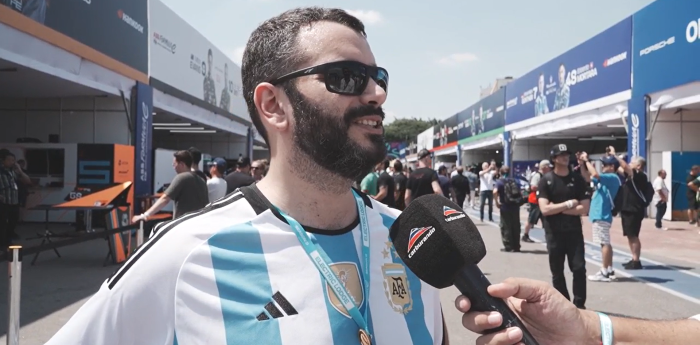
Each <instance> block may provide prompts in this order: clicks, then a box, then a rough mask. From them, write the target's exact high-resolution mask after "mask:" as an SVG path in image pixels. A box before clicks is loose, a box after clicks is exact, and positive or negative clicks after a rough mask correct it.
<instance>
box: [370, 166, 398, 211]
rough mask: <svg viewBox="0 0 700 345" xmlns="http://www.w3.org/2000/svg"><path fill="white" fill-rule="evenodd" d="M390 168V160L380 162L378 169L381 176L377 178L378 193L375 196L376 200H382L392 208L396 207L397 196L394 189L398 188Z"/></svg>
mask: <svg viewBox="0 0 700 345" xmlns="http://www.w3.org/2000/svg"><path fill="white" fill-rule="evenodd" d="M388 168H389V160H388V159H385V160H384V162H382V163H379V165H378V166H377V170H380V171H381V172H380V173H379V178H377V190H378V192H377V195H375V196H373V198H374V200H377V201H379V202H381V203H382V204H384V205H387V206H389V207H392V208H396V196H395V195H394V191H395V189H396V182H394V178H393V177H392V176H391V175H389V173H388V172H386V170H387V169H388Z"/></svg>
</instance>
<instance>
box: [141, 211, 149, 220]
mask: <svg viewBox="0 0 700 345" xmlns="http://www.w3.org/2000/svg"><path fill="white" fill-rule="evenodd" d="M141 217H143V220H148V217H150V215H149V214H148V212H144V213H142V214H141Z"/></svg>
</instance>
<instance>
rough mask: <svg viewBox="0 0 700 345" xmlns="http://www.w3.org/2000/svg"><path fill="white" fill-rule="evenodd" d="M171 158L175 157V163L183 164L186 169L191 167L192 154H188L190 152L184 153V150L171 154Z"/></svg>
mask: <svg viewBox="0 0 700 345" xmlns="http://www.w3.org/2000/svg"><path fill="white" fill-rule="evenodd" d="M173 157H175V161H176V162H178V163H183V164H185V165H186V166H187V167H188V168H191V167H192V154H191V153H190V151H186V150H180V151H177V152H175V153H173Z"/></svg>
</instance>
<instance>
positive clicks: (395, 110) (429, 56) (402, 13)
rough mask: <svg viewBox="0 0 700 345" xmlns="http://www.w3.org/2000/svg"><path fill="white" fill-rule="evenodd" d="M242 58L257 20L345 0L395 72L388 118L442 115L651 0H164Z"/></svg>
mask: <svg viewBox="0 0 700 345" xmlns="http://www.w3.org/2000/svg"><path fill="white" fill-rule="evenodd" d="M163 1H164V2H165V3H166V4H167V5H168V6H169V7H170V8H172V9H173V10H174V11H175V12H176V13H177V14H179V15H180V16H181V17H182V18H184V19H185V20H186V21H187V22H188V23H190V24H191V25H192V26H194V27H195V28H196V29H197V30H198V31H200V32H201V33H203V34H204V36H205V37H207V38H208V39H209V40H210V41H211V42H212V43H214V45H215V46H217V47H218V48H219V49H221V50H222V51H224V52H226V53H228V54H229V57H230V58H231V59H232V60H233V61H234V62H236V63H238V64H240V59H241V55H242V52H243V46H244V45H245V43H246V42H247V40H248V37H249V35H250V33H251V31H252V30H253V29H255V27H257V25H258V24H259V23H260V22H262V21H264V20H265V19H268V18H270V17H272V16H274V15H277V14H279V13H281V12H283V11H285V10H287V9H290V8H294V7H300V6H312V5H316V6H326V7H340V8H343V9H345V10H349V11H351V13H353V14H355V15H356V16H358V17H359V18H360V19H362V20H363V21H364V23H365V25H366V26H367V35H368V40H369V42H370V45H371V46H372V50H373V52H374V55H375V57H376V59H377V63H378V64H379V65H380V66H383V67H385V68H386V69H387V70H388V71H389V75H390V87H389V98H388V100H387V103H386V104H385V105H384V108H385V110H386V113H387V115H388V116H387V120H391V118H392V117H394V118H411V117H419V118H426V119H427V118H438V119H444V118H447V117H449V116H451V115H454V114H456V113H457V112H459V111H461V110H463V109H465V108H467V107H469V106H470V105H471V104H473V103H474V102H476V101H477V100H478V99H479V90H480V87H486V86H487V85H489V84H490V83H493V81H494V80H495V79H496V78H498V77H505V76H513V77H516V78H517V77H518V76H520V75H523V74H525V73H527V72H529V71H530V70H532V69H534V68H535V67H537V66H539V65H541V64H542V63H544V62H546V61H548V60H550V59H552V58H554V57H556V56H558V55H560V54H562V53H564V52H565V51H567V50H569V49H571V48H572V47H574V46H576V45H578V44H579V43H581V42H583V41H585V40H587V39H588V38H590V37H591V36H593V35H595V34H597V33H599V32H601V31H603V30H605V29H606V28H608V27H610V26H611V25H613V24H615V23H617V22H618V21H620V20H622V19H624V18H625V17H627V16H630V15H631V14H632V13H634V12H635V11H637V10H639V9H641V8H642V7H644V6H646V5H647V4H649V3H651V2H652V1H653V0H566V1H562V0H532V1H522V0H491V1H474V0H463V1H446V0H431V1H415V2H411V1H398V0H383V1H369V0H356V1H347V0H345V1H338V0H317V1H297V0H200V1H197V2H196V4H197V5H196V6H195V2H193V1H192V0H163Z"/></svg>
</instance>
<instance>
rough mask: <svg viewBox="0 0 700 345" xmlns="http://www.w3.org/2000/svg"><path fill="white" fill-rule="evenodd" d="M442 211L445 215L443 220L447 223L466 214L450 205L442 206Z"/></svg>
mask: <svg viewBox="0 0 700 345" xmlns="http://www.w3.org/2000/svg"><path fill="white" fill-rule="evenodd" d="M442 213H443V214H444V216H445V222H447V223H449V222H451V221H453V220H456V219H462V218H464V217H466V215H465V214H464V213H462V212H460V211H457V210H455V209H453V208H451V207H447V206H443V207H442Z"/></svg>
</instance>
